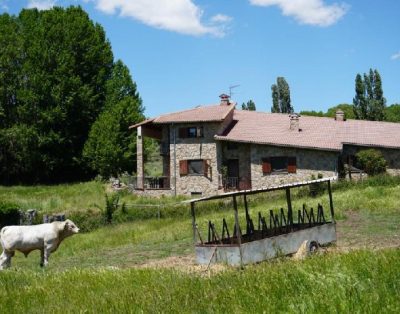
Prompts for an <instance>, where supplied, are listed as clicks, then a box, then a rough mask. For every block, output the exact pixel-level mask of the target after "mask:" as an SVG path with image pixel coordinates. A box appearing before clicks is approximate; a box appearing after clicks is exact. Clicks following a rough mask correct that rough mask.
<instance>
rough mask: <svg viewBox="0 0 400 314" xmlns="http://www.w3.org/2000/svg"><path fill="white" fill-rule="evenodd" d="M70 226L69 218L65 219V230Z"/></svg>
mask: <svg viewBox="0 0 400 314" xmlns="http://www.w3.org/2000/svg"><path fill="white" fill-rule="evenodd" d="M68 228H69V222H68V220H66V221H64V230H67V229H68Z"/></svg>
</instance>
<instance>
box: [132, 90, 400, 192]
mask: <svg viewBox="0 0 400 314" xmlns="http://www.w3.org/2000/svg"><path fill="white" fill-rule="evenodd" d="M220 97H221V102H220V104H217V105H211V106H198V107H196V108H193V109H189V110H185V111H181V112H176V113H170V114H165V115H161V116H159V117H156V118H153V119H148V120H145V121H143V122H141V123H138V124H136V125H133V126H131V129H137V181H136V191H137V193H143V194H148V195H160V194H167V195H212V194H217V193H223V192H225V191H227V190H242V189H258V188H265V187H268V186H271V185H276V184H282V183H289V182H298V181H303V180H309V179H310V178H311V176H312V175H314V176H317V175H318V174H322V175H323V176H324V177H327V176H336V175H338V173H339V172H340V171H341V169H343V167H344V165H345V164H349V165H350V167H351V166H352V163H353V162H354V158H355V157H354V156H355V154H356V153H357V152H358V151H359V150H361V149H365V148H370V147H373V148H376V149H379V150H380V151H381V152H382V153H383V155H384V157H385V159H386V160H387V162H388V172H389V173H394V174H400V123H389V122H376V121H362V120H346V119H345V117H344V113H343V112H342V111H340V110H339V111H338V112H337V113H336V117H335V118H325V117H324V118H322V117H310V116H304V117H300V116H299V115H297V114H291V115H288V114H276V113H263V112H255V111H243V110H236V109H235V103H232V102H230V100H229V96H227V95H221V96H220ZM145 136H149V137H152V138H155V139H157V140H159V142H160V155H161V156H162V160H163V169H162V172H163V175H162V176H161V177H158V178H149V177H145V176H144V166H145V165H144V163H143V137H145Z"/></svg>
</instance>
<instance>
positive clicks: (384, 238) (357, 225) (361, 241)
mask: <svg viewBox="0 0 400 314" xmlns="http://www.w3.org/2000/svg"><path fill="white" fill-rule="evenodd" d="M399 213H400V211H399ZM399 213H394V214H393V215H383V214H379V213H369V214H365V213H360V212H356V211H348V212H346V220H342V221H338V222H337V227H336V235H337V248H338V249H343V250H348V249H360V248H367V249H383V248H396V247H400V214H399Z"/></svg>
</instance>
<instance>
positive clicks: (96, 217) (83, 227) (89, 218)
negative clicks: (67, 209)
mask: <svg viewBox="0 0 400 314" xmlns="http://www.w3.org/2000/svg"><path fill="white" fill-rule="evenodd" d="M68 218H69V219H71V220H72V221H73V222H74V223H75V224H76V225H77V226H78V228H79V229H80V231H81V232H90V231H93V230H95V229H97V228H100V227H102V226H103V225H104V215H103V213H102V212H100V211H96V210H93V209H87V210H82V211H75V212H72V213H70V214H69V215H68Z"/></svg>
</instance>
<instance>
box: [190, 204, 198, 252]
mask: <svg viewBox="0 0 400 314" xmlns="http://www.w3.org/2000/svg"><path fill="white" fill-rule="evenodd" d="M190 212H191V214H192V228H193V243H194V245H196V243H197V239H196V215H195V209H194V203H190Z"/></svg>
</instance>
